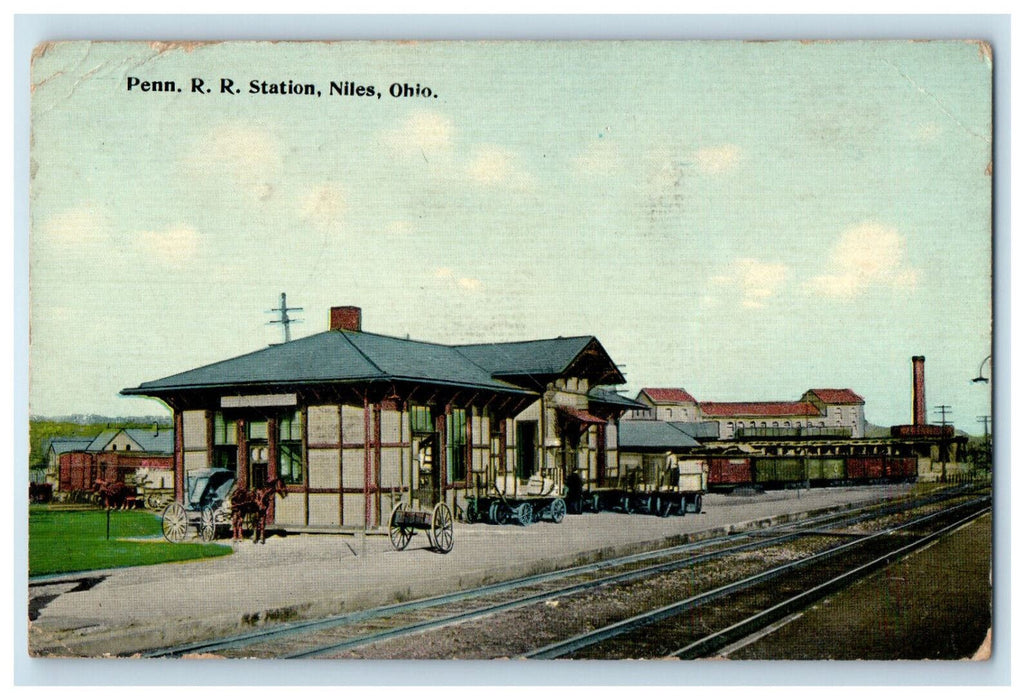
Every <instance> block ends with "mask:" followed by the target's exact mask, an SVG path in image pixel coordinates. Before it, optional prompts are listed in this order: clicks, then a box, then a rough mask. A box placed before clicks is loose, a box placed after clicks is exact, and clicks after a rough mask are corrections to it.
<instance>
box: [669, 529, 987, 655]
mask: <svg viewBox="0 0 1032 700" xmlns="http://www.w3.org/2000/svg"><path fill="white" fill-rule="evenodd" d="M991 510H992V509H991V508H983V509H982V510H979V511H977V512H975V513H973V514H971V515H968V516H966V517H964V518H962V519H961V520H958V521H956V522H953V523H950V524H948V525H946V526H944V527H942V528H940V529H938V530H936V531H935V532H933V533H931V534H929V535H926V536H925V537H922V538H921V539H919V540H916V541H914V542H911V543H909V544H906V545H904V546H902V547H900V548H898V549H896V550H893V551H892V552H889V553H887V554H883V555H881V556H879V557H877V558H875V559H872V560H871V561H869V562H866V563H864V564H861V565H860V566H858V567H856V568H854V569H850V570H849V571H847V572H845V573H843V574H839V575H838V576H836V577H834V578H832V579H829V580H827V581H824V582H823V583H819V584H817V585H816V586H813V587H812V588H809V589H807V590H805V591H803V592H802V593H798V594H796V595H794V596H792V597H791V598H788V599H787V600H784V601H782V602H780V603H777V604H775V605H772V606H770V607H769V608H766V609H764V610H761V611H760V612H758V613H756V614H754V615H751V616H749V617H747V618H746V619H744V620H741V621H739V622H736V623H735V624H733V625H728V626H727V627H725V628H724V629H722V630H720V631H718V632H714V633H713V634H710V635H708V636H706V637H703V638H702V639H699V640H697V641H695V642H692V643H691V644H688V645H687V646H684V647H681V648H680V649H678V650H677V651H675V652H673V653H672V654H670V656H676V657H678V658H681V659H692V658H698V657H700V656H704V655H706V654H709V653H710V652H712V651H716V650H718V649H721V648H723V647H726V646H728V645H729V644H732V643H734V642H735V641H737V640H739V639H742V638H743V637H745V636H746V635H748V634H751V633H752V632H754V631H756V630H758V629H761V628H763V627H766V626H768V625H771V624H773V623H774V622H776V621H778V620H780V619H783V618H785V617H786V616H789V615H791V614H793V613H795V612H798V611H799V610H800V609H802V608H805V607H806V606H807V605H809V604H810V603H813V602H815V601H817V600H820V599H821V598H824V597H827V596H828V595H830V594H831V593H833V592H835V591H837V590H840V589H842V588H845V587H846V586H848V585H849V584H851V583H853V582H855V581H857V580H859V579H861V578H863V577H865V576H867V575H868V574H870V573H872V572H873V571H875V570H876V569H878V568H880V567H882V566H884V565H885V564H888V563H890V562H892V561H894V560H896V559H899V558H902V557H904V556H906V555H907V554H910V553H911V552H914V551H915V550H918V549H920V548H922V547H924V546H925V545H927V544H929V543H930V542H933V541H935V540H938V539H941V538H942V537H944V536H945V535H947V534H949V533H951V532H953V531H955V530H957V529H959V528H961V527H963V526H964V525H966V524H967V523H969V522H971V521H973V520H976V519H978V518H980V517H982V516H983V515H985V514H986V513H989V512H991Z"/></svg>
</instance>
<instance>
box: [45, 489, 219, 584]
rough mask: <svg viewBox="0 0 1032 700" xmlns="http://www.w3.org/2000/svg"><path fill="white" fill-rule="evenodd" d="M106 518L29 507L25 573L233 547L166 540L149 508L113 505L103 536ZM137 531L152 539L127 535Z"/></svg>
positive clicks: (200, 554) (195, 555) (197, 555)
mask: <svg viewBox="0 0 1032 700" xmlns="http://www.w3.org/2000/svg"><path fill="white" fill-rule="evenodd" d="M105 520H106V514H105V512H104V511H103V510H50V509H49V508H48V507H46V506H33V507H30V508H29V576H40V575H43V574H57V573H64V572H68V571H88V570H91V569H111V568H115V567H120V566H141V565H144V564H160V563H162V562H168V561H184V560H187V559H202V558H204V557H219V556H222V555H224V554H229V553H231V552H232V551H233V548H232V547H230V546H228V545H224V544H204V543H201V542H183V543H181V544H171V543H170V542H166V541H165V540H164V539H163V538H162V537H161V518H160V516H157V515H155V514H154V513H151V512H148V511H143V510H123V511H112V512H111V539H110V540H108V539H105V528H106V522H105ZM140 537H156V539H152V540H148V541H140V542H136V541H130V540H131V539H133V538H140Z"/></svg>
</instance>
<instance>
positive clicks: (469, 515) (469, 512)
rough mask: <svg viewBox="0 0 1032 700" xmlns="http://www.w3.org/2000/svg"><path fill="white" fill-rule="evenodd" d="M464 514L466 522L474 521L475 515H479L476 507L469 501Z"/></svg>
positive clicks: (475, 519)
mask: <svg viewBox="0 0 1032 700" xmlns="http://www.w3.org/2000/svg"><path fill="white" fill-rule="evenodd" d="M465 515H466V522H467V523H475V522H476V521H477V516H478V515H479V513H477V509H476V508H474V507H473V504H472V503H470V504H468V505H467V506H466V513H465Z"/></svg>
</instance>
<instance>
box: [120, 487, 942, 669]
mask: <svg viewBox="0 0 1032 700" xmlns="http://www.w3.org/2000/svg"><path fill="white" fill-rule="evenodd" d="M956 495H958V493H957V492H956V490H954V489H950V490H948V491H938V492H936V493H934V494H931V495H929V496H927V497H925V498H922V499H918V500H916V501H906V500H897V501H893V502H891V503H888V504H880V505H878V507H876V508H873V509H872V507H871V505H864V506H858V507H856V508H851V509H847V510H845V511H835V512H831V513H822V514H820V515H817V516H814V517H813V518H807V519H804V520H800V521H795V522H787V523H780V524H778V525H773V526H771V527H768V528H764V530H763V532H762V533H756V532H754V531H746V532H739V533H732V534H728V535H723V536H719V537H711V538H706V539H703V540H698V541H695V542H688V543H685V544H681V545H675V546H672V547H666V548H663V549H659V550H651V551H647V552H639V553H637V554H630V555H625V556H622V557H616V558H613V559H607V560H603V561H598V562H593V563H591V564H584V565H580V566H574V567H568V568H566V569H560V570H558V571H552V572H547V573H542V574H534V575H531V576H526V577H522V578H518V579H512V580H509V581H501V582H498V583H493V584H488V585H486V586H479V587H476V588H471V589H466V590H463V591H457V592H455V593H446V594H443V595H438V596H431V597H428V598H421V599H418V600H413V601H407V602H404V603H393V604H390V605H384V606H380V607H376V608H370V609H368V610H359V611H356V612H350V613H343V614H340V615H333V616H330V617H326V618H321V619H318V620H307V621H300V622H291V623H284V624H282V625H277V626H275V627H268V628H264V629H261V630H255V631H252V632H245V633H242V634H238V635H232V636H228V637H223V638H220V639H215V640H206V641H203V642H193V643H187V644H180V645H175V646H171V647H164V648H158V649H151V650H147V651H143V652H139V653H138V655H139V656H141V657H143V658H160V657H169V656H182V655H184V654H195V653H196V654H199V653H205V652H212V651H219V650H224V649H233V648H240V647H245V646H248V645H250V644H253V643H256V642H261V641H273V640H276V639H282V638H286V637H292V636H297V635H300V634H304V633H309V632H318V631H321V630H326V629H332V628H334V627H342V626H346V625H349V624H354V623H357V622H363V621H365V620H369V619H374V618H379V617H390V616H393V615H398V614H402V613H406V612H412V611H417V610H424V609H429V608H434V607H440V606H443V605H447V604H451V603H456V602H461V601H464V600H469V599H472V598H479V597H484V596H486V595H490V594H493V593H502V592H506V591H511V590H515V589H518V588H524V587H527V586H531V585H535V584H540V583H548V582H551V581H556V580H561V579H563V578H572V577H574V576H579V575H584V574H591V573H595V572H598V571H601V570H604V569H611V568H615V567H618V566H624V565H627V564H636V563H639V562H642V561H647V560H649V559H658V558H662V557H667V556H676V555H678V554H683V553H687V552H692V551H696V550H699V549H702V548H705V547H711V546H719V545H721V544H727V543H733V542H739V541H741V540H751V542H749V543H748V544H745V545H741V547H731V548H726V549H721V550H717V552H715V553H714V554H715V555H716V554H731V553H734V552H735V551H744V550H747V549H755V548H759V547H765V546H768V545H772V544H777V543H779V542H782V541H786V539H796V538H798V537H802V536H805V534H804V533H797V532H794V531H793V530H794V529H797V528H799V527H804V526H805V527H814V526H819V525H821V524H822V523H828V522H831V523H832V525H826V526H827V527H831V526H841V525H844V524H851V523H856V522H860V521H862V520H869V519H874V518H878V517H883V516H884V515H887V514H894V513H897V512H902V511H905V510H908V509H912V508H917V507H922V506H924V505H929V504H931V503H935V502H938V501H942V500H946V499H948V498H952V497H954V496H956ZM857 513H859V515H853V514H857ZM846 515H850V516H851V517H850V518H847V519H843V516H846ZM783 530H789V531H790V532H789V534H787V535H775V536H773V537H772V536H771V535H770V533H772V532H780V531H783ZM758 535H762V537H763V539H762V540H758V539H757V537H758ZM701 556H705V555H701ZM711 558H712V557H711ZM698 561H699V560H698V559H693V558H688V559H681V560H677V561H675V562H666V563H664V564H659V565H653V566H650V567H646V569H645V570H635V571H634V572H626V573H625V574H617V575H615V576H616V577H624V576H626V577H632V578H633V575H634V574H635V573H636V572H638V571H643V573H641V574H640V575H648V574H651V573H658V572H659V571H660V570H671V569H673V568H678V567H683V566H686V565H689V564H691V563H697V562H698ZM703 561H704V560H703ZM612 578H613V577H604V578H603V579H595V581H601V582H600V583H598V584H597V585H604V584H605V583H611V582H615V580H610V579H612ZM622 580H629V579H628V578H624V579H622ZM586 583H591V582H586ZM578 585H581V584H578ZM557 590H565V589H557ZM572 592H576V591H571V593H572ZM548 595H549V596H555V595H556V593H555V592H554V591H553V592H551V593H549V594H548ZM531 597H534V596H531ZM532 602H535V601H530V602H526V603H523V604H524V605H529V604H531V603H532ZM496 612H499V611H496ZM484 614H489V613H484ZM446 619H447V620H448V622H446V623H442V624H454V622H456V621H457V620H453V619H451V618H450V617H449V618H446ZM399 629H404V628H399ZM408 633H411V632H408ZM396 636H401V635H400V634H399V635H396ZM367 643H368V642H367ZM356 646H357V645H356Z"/></svg>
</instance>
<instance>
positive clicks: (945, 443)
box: [935, 404, 953, 482]
mask: <svg viewBox="0 0 1032 700" xmlns="http://www.w3.org/2000/svg"><path fill="white" fill-rule="evenodd" d="M935 410H936V411H938V412H939V426H940V427H941V428H942V432H941V433H940V436H941V437H940V443H939V459H940V460H941V461H942V480H943V481H944V482H945V481H946V458H947V457H948V452H949V440H948V439H947V438H946V426H947V425H953V421H948V420H946V416H947V415H949V414H950V413H952V412H953V407H952V406H947V405H945V404H940V405H939V406H936V407H935Z"/></svg>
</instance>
